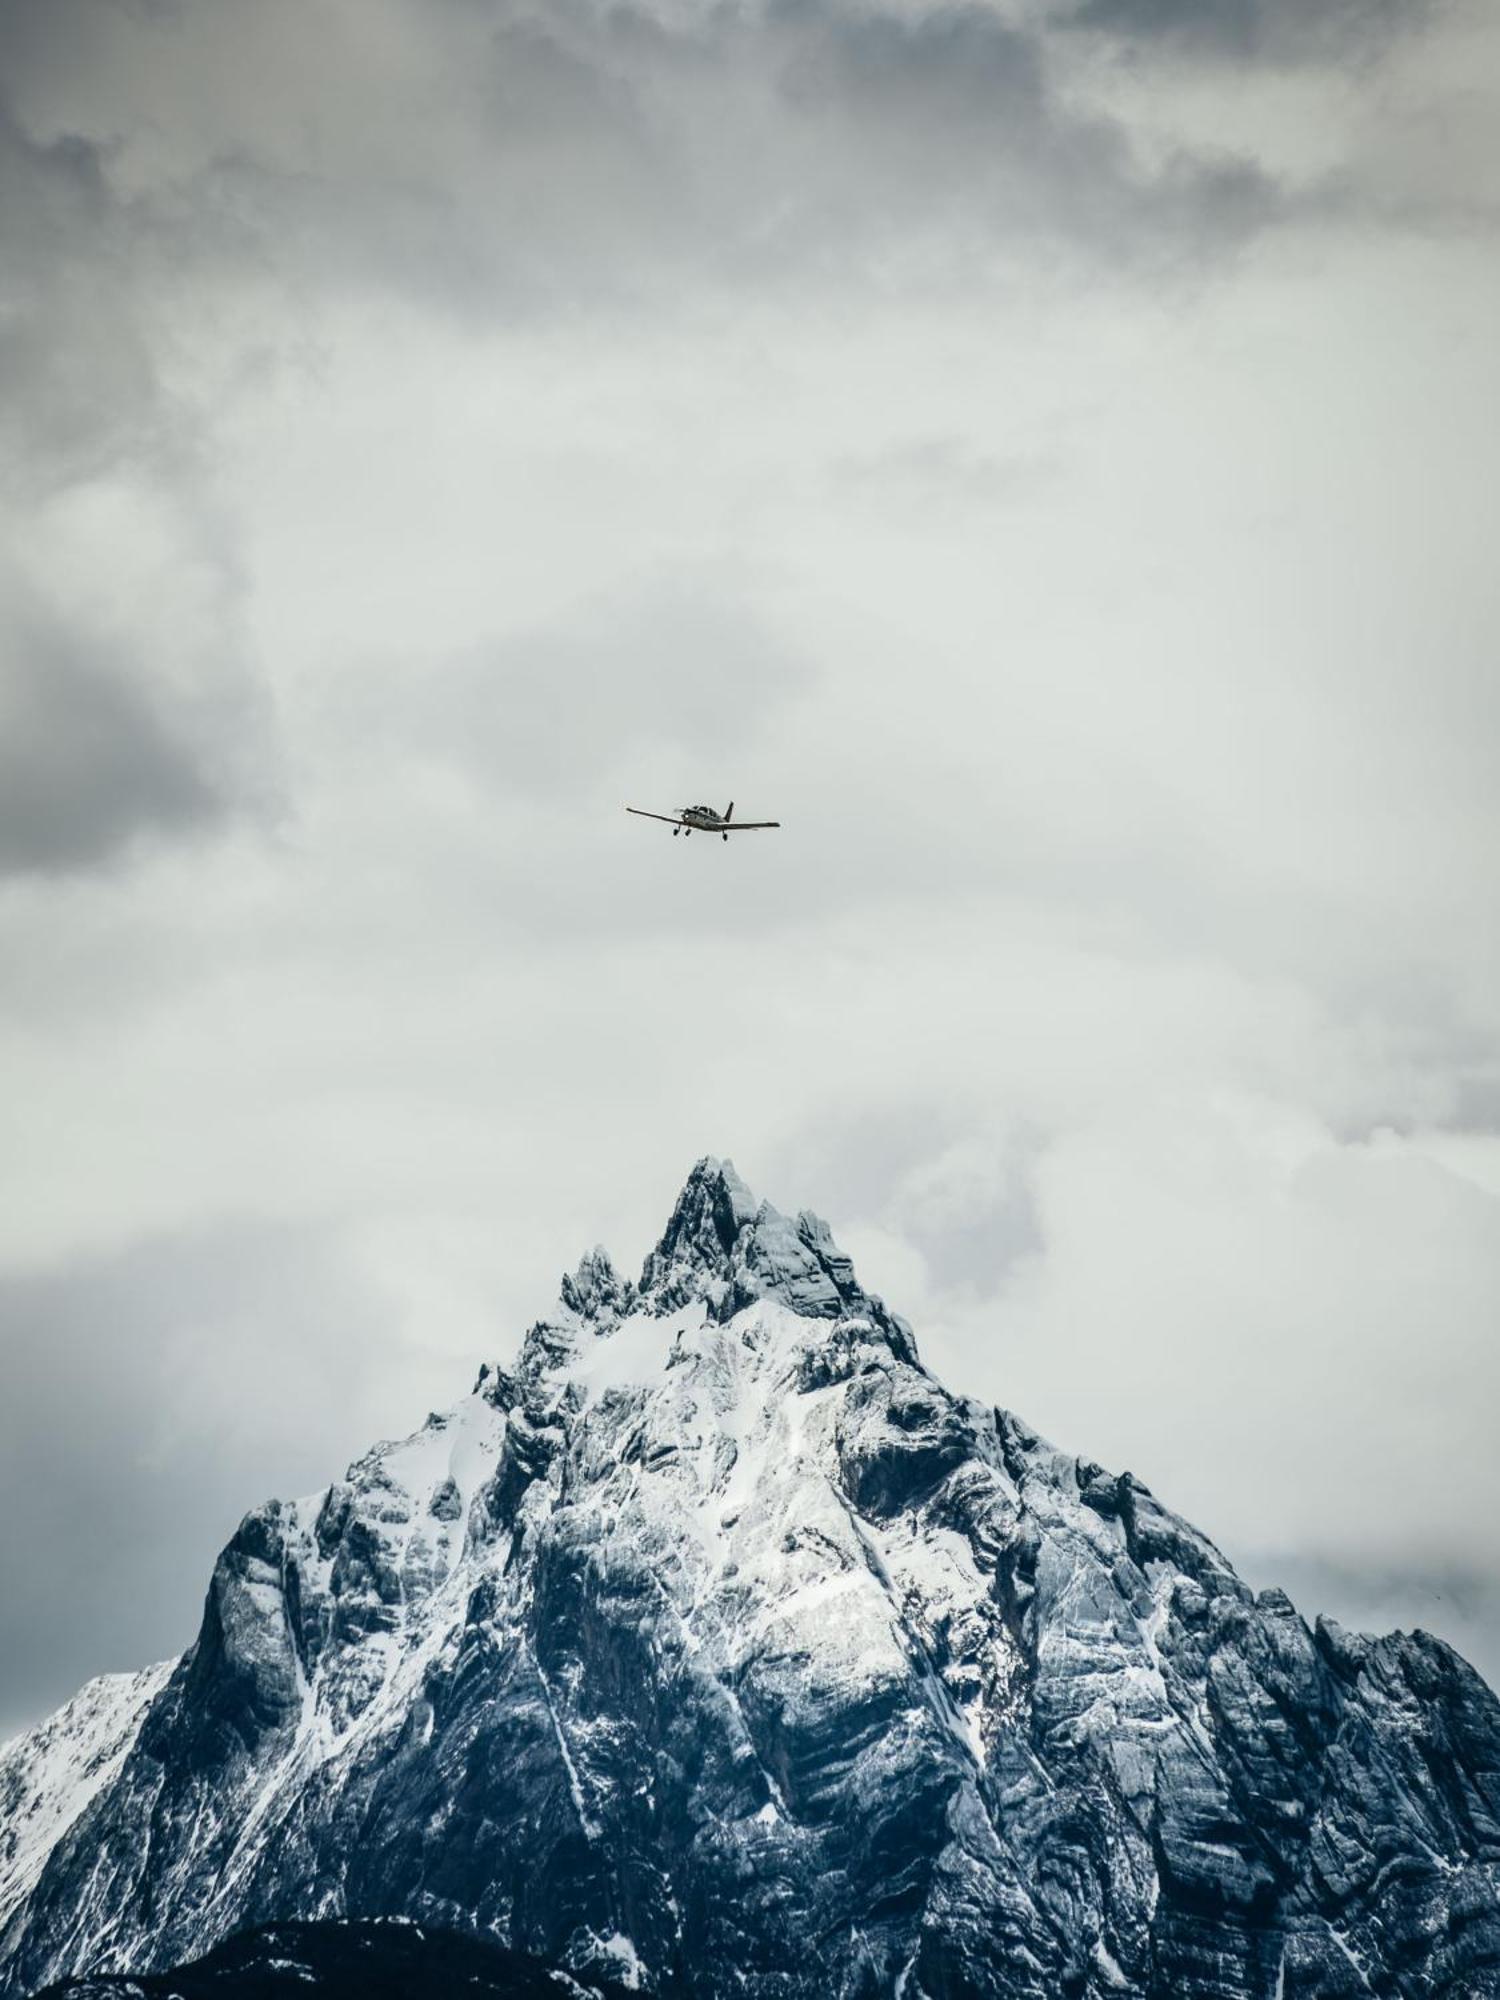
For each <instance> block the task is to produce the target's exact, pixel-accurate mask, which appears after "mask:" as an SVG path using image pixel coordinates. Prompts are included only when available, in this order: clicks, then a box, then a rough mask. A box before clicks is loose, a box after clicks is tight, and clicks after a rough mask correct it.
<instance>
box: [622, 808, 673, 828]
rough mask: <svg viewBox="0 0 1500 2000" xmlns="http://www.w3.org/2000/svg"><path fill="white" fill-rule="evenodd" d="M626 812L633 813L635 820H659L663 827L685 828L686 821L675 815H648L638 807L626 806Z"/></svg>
mask: <svg viewBox="0 0 1500 2000" xmlns="http://www.w3.org/2000/svg"><path fill="white" fill-rule="evenodd" d="M625 810H626V812H628V813H634V814H635V816H636V818H637V819H659V820H660V821H661V823H662V825H663V826H686V825H687V821H686V820H684V819H681V818H679V816H678V815H677V814H676V813H648V812H646V811H645V810H644V809H643V808H642V807H640V806H626V808H625Z"/></svg>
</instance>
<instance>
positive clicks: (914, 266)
mask: <svg viewBox="0 0 1500 2000" xmlns="http://www.w3.org/2000/svg"><path fill="white" fill-rule="evenodd" d="M66 11H67V12H68V15H69V18H70V20H71V22H72V32H73V36H74V43H75V46H74V49H73V54H72V69H71V71H69V70H67V68H66V66H65V65H62V64H61V62H60V58H59V55H58V36H57V35H55V34H51V35H47V36H40V35H36V34H32V35H29V36H27V37H24V38H22V41H21V42H20V44H19V46H18V47H17V48H16V50H15V51H14V52H13V58H14V59H13V67H14V70H15V72H16V80H15V84H14V90H15V93H16V95H15V99H14V102H15V103H16V105H17V106H18V107H19V110H18V111H17V114H16V115H15V116H14V117H12V119H11V122H10V126H9V128H8V132H7V135H6V139H5V144H6V146H7V148H8V152H9V158H10V164H11V167H12V172H13V174H14V177H15V190H14V192H13V194H12V196H11V197H10V204H9V205H10V209H11V211H12V213H13V220H12V221H11V223H10V231H11V232H12V233H14V234H16V235H17V236H18V237H19V239H20V241H21V243H22V244H23V246H24V247H25V250H26V256H27V258H28V260H29V262H28V263H27V264H26V265H24V266H23V272H22V276H21V279H20V281H19V282H20V284H21V285H22V287H23V289H25V290H26V291H27V292H28V293H29V294H32V296H31V297H30V298H29V299H28V302H27V309H26V312H25V314H23V317H22V321H21V324H20V326H19V328H18V330H17V332H16V335H15V352H14V355H13V358H12V361H11V368H12V371H13V372H15V373H16V374H17V379H18V380H19V379H20V376H19V371H21V370H24V369H29V370H31V371H32V372H33V376H34V380H33V381H32V385H31V390H30V393H29V395H28V398H27V401H28V403H29V404H30V405H31V406H32V407H33V409H34V410H35V411H37V412H38V413H39V418H40V420H43V421H45V423H46V425H47V427H48V428H49V430H51V431H52V432H55V433H56V434H58V435H59V436H60V437H66V436H67V435H68V433H69V432H70V431H71V430H75V429H78V428H79V427H80V425H82V424H83V420H84V418H85V417H86V416H87V414H88V411H89V399H90V397H92V398H93V399H94V403H95V404H96V406H97V407H96V408H95V410H94V427H95V429H96V430H97V431H100V432H102V433H104V434H108V433H109V432H110V429H111V427H112V426H115V425H118V424H119V423H121V422H123V421H124V416H123V412H125V411H127V410H130V411H134V412H136V414H137V416H139V414H140V413H141V412H143V411H146V410H148V409H149V407H150V404H151V401H152V397H153V395H154V394H159V389H158V388H157V387H156V386H155V385H154V378H153V375H152V369H151V361H150V354H149V349H148V348H146V347H143V345H142V336H141V335H140V333H139V331H138V330H137V331H132V310H131V286H132V283H133V282H134V280H133V278H132V276H131V274H130V272H129V271H128V270H127V269H126V268H125V267H126V265H127V264H128V262H129V260H130V259H131V258H134V259H136V260H137V262H139V260H140V258H141V257H142V255H143V254H147V255H149V259H150V260H157V259H160V260H162V261H163V264H164V266H166V267H170V268H172V269H174V270H177V271H178V272H179V273H183V274H187V275H188V276H190V277H191V278H192V279H193V280H194V281H195V282H197V283H200V284H203V285H207V286H209V287H210V288H212V287H214V286H217V285H221V284H224V283H226V282H230V280H229V279H228V278H227V276H226V272H227V271H229V270H232V271H233V282H235V283H240V282H251V283H253V282H257V281H258V282H259V283H260V284H262V285H263V286H267V287H269V288H270V289H271V290H272V291H280V289H281V288H282V287H286V286H292V287H295V288H296V292H297V294H298V295H299V296H303V297H307V296H318V295H325V296H326V295H336V294H339V293H341V292H345V291H347V290H349V289H350V288H351V287H353V288H355V289H359V288H366V287H370V286H375V287H378V288H381V289H387V290H393V291H395V292H398V293H401V294H404V295H409V296H411V297H413V298H419V299H424V300H426V301H428V302H441V303H443V304H445V305H446V306H447V307H449V308H450V309H456V310H460V311H468V312H476V311H487V310H490V309H493V308H495V307H497V306H500V307H504V308H507V309H510V310H520V309H523V308H535V307H537V306H539V305H546V304H548V303H556V302H559V301H562V300H573V299H577V298H579V297H590V296H594V297H597V296H600V295H606V294H607V295H611V296H616V297H628V296H632V295H636V294H639V293H640V292H641V291H643V290H654V289H655V288H656V287H657V286H658V285H659V284H660V283H661V282H662V281H663V280H664V279H672V278H675V277H677V276H679V275H680V274H681V273H682V272H683V270H684V269H685V268H686V267H689V266H690V267H691V270H692V274H693V278H694V282H695V285H697V286H700V287H701V286H702V285H703V284H705V283H708V284H714V283H719V284H724V283H729V284H738V283H742V282H746V281H749V282H753V283H755V284H757V285H762V286H763V285H765V284H767V283H772V282H775V281H776V280H777V279H778V278H779V277H782V276H793V275H795V276H796V278H797V279H798V281H799V282H806V280H807V279H808V277H809V276H816V275H818V274H820V273H821V274H824V275H834V274H843V275H844V276H848V275H850V274H859V273H862V274H863V275H865V276H866V277H873V278H875V279H877V280H879V281H882V282H884V281H886V280H887V279H889V278H893V277H895V276H896V275H898V272H904V273H905V281H906V282H910V281H911V280H912V279H919V280H920V279H923V278H924V277H925V278H926V279H928V280H932V281H940V280H951V279H952V278H955V277H962V278H963V279H965V280H966V281H968V280H972V279H973V278H974V277H975V276H977V275H980V274H982V271H983V269H984V267H985V266H986V265H987V264H989V263H991V262H993V260H994V259H995V258H996V257H997V256H999V257H1002V258H1003V257H1004V256H1005V255H1006V254H1007V253H1008V252H1009V251H1013V250H1014V249H1015V248H1016V247H1017V246H1018V245H1020V244H1024V243H1028V242H1031V241H1033V240H1035V239H1037V238H1041V239H1044V240H1048V241H1051V242H1054V243H1056V244H1058V245H1062V246H1068V245H1071V246H1073V247H1075V248H1082V249H1086V250H1087V252H1088V254H1090V255H1091V256H1094V257H1102V258H1104V259H1105V260H1106V261H1107V262H1108V263H1109V264H1111V265H1114V266H1128V265H1130V264H1131V263H1135V262H1139V261H1141V260H1143V259H1144V260H1146V261H1150V262H1154V261H1158V260H1160V259H1161V258H1162V257H1164V256H1165V257H1176V256H1179V255H1182V254H1184V253H1188V254H1191V255H1193V256H1195V257H1201V256H1205V255H1210V254H1217V253H1219V252H1221V251H1222V250H1223V249H1225V248H1226V247H1229V246H1231V245H1232V244H1233V243H1234V242H1237V241H1239V240H1242V239H1243V237H1244V236H1245V235H1246V234H1247V233H1248V232H1251V231H1254V230H1256V229H1259V228H1261V227H1263V226H1265V225H1266V224H1267V223H1269V222H1270V221H1272V220H1274V219H1275V218H1276V216H1277V215H1278V214H1280V213H1281V212H1282V211H1283V209H1284V208H1285V206H1286V197H1285V195H1284V194H1283V192H1282V191H1281V190H1280V189H1279V188H1278V187H1277V186H1276V185H1275V183H1274V182H1273V180H1272V179H1271V178H1270V177H1269V176H1268V175H1267V174H1266V173H1265V172H1264V171H1263V170H1262V169H1261V168H1260V167H1259V166H1258V165H1257V164H1256V163H1255V162H1254V161H1252V160H1250V159H1248V158H1243V157H1236V156H1230V155H1223V156H1218V155H1212V154H1205V153H1202V152H1195V151H1193V150H1191V149H1188V148H1183V149H1180V150H1179V151H1178V152H1176V153H1175V154H1173V155H1172V156H1171V157H1169V158H1167V159H1166V160H1165V162H1164V163H1161V164H1148V163H1146V162H1145V161H1144V160H1143V159H1142V158H1141V157H1140V156H1139V155H1138V153H1137V151H1136V149H1135V147H1134V145H1133V143H1132V141H1131V138H1130V135H1129V134H1128V132H1127V131H1126V129H1125V128H1124V126H1123V125H1121V124H1120V123H1118V122H1117V121H1116V120H1114V119H1113V118H1111V117H1109V116H1107V115H1105V114H1103V113H1101V112H1099V111H1097V110H1086V109H1084V108H1082V107H1081V106H1080V105H1079V104H1078V103H1077V101H1076V99H1075V97H1074V95H1073V93H1072V92H1070V91H1069V90H1068V89H1067V88H1066V79H1065V78H1060V77H1059V75H1058V74H1057V63H1056V60H1055V54H1054V49H1053V46H1052V44H1051V43H1049V41H1048V39H1047V38H1046V37H1045V36H1043V35H1042V34H1040V33H1038V32H1035V31H1032V30H1029V29H1027V30H1023V29H1020V28H1016V27H1013V26H1010V25H1007V24H1006V23H1005V22H1003V21H1001V20H1000V19H999V18H998V17H997V16H996V14H995V13H994V12H993V11H992V10H991V9H990V8H988V7H985V6H981V5H978V4H971V0H955V4H950V5H945V6H941V7H938V8H936V9H934V10H932V11H930V12H928V13H925V14H921V15H908V14H906V13H904V12H898V11H896V10H895V9H892V8H889V7H885V8H882V7H879V6H877V7H873V8H867V7H852V6H848V5H844V4H840V0H799V4H796V5H792V4H788V0H769V4H764V5H760V6H752V7H750V8H747V9H744V10H733V11H732V10H717V11H714V12H710V13H708V14H706V15H700V16H696V17H693V18H690V19H683V20H677V21H673V20H670V19H665V18H658V17H656V16H654V15H651V14H648V13H647V12H645V11H644V10H642V9H640V8H638V7H632V6H629V5H624V6H616V7H609V8H604V7H595V6H590V5H579V4H573V5H568V6H560V7H558V8H556V9H554V10H552V11H550V12H548V13H547V14H546V15H540V14H533V13H532V12H531V11H529V10H528V9H527V8H525V7H524V6H521V5H519V4H515V0H511V4H507V5H504V6H501V7H499V8H496V9H493V10H487V11H484V12H480V11H477V10H470V9H466V8H453V7H448V8H438V9H431V10H426V11H422V12H420V13H418V11H417V10H415V9H414V10H413V11H412V13H411V15H410V18H409V19H407V20H406V22H405V25H406V27H407V28H409V29H410V31H411V33H412V34H413V35H414V36H416V37H417V41H418V44H419V45H420V47H421V49H422V55H423V60H422V63H421V65H420V66H419V67H416V68H414V67H413V66H412V64H411V61H410V44H409V43H408V41H407V39H406V37H405V36H404V35H403V34H402V33H399V32H393V31H392V27H391V24H390V21H391V19H394V20H395V21H397V22H401V21H402V20H403V16H402V15H401V14H400V12H399V10H398V12H397V13H396V15H394V16H393V17H390V19H382V18H381V17H376V18H375V19H374V21H373V22H372V24H371V25H369V27H368V29H365V28H364V25H363V24H361V32H360V33H359V34H358V35H356V34H355V32H354V30H353V29H352V28H351V27H350V26H349V25H348V24H346V23H344V22H341V21H340V20H339V19H338V18H337V17H336V16H329V15H319V16H316V17H313V18H311V19H307V18H305V17H302V16H299V17H298V25H297V32H296V34H295V36H288V37H286V44H287V45H286V46H285V47H284V48H283V47H281V46H279V45H278V42H277V39H276V36H275V34H274V32H273V30H274V27H275V22H274V20H272V19H271V18H270V17H267V25H266V27H265V28H264V30H263V32H262V33H261V35H260V37H259V38H258V39H257V38H256V37H255V36H253V35H252V36H251V37H250V39H249V47H248V59H249V60H250V62H251V64H252V65H253V67H252V71H251V74H249V75H247V76H245V77H244V78H240V77H239V76H237V75H236V73H235V71H236V66H237V64H242V63H243V62H244V61H245V60H246V55H245V53H244V51H245V45H246V36H245V29H244V17H243V16H237V15H236V13H235V12H234V10H227V9H220V8H213V7H204V8H200V9H196V10H193V11H192V12H191V13H179V12H176V11H172V12H166V11H159V12H151V11H147V12H144V13H137V14H133V15H126V14H123V13H121V12H118V11H116V12H114V13H110V12H109V11H107V10H106V11H104V12H99V11H95V10H91V9H84V10H80V9H73V8H70V9H67V10H66ZM106 30H107V32H106ZM418 31H420V33H419V32H418ZM122 48H123V49H125V50H126V51H128V53H129V54H130V56H131V58H132V60H131V62H130V64H129V65H128V71H127V70H126V69H125V68H124V67H123V66H122V65H121V64H120V60H119V58H120V54H121V51H122ZM59 68H63V69H64V71H65V76H64V81H62V82H59V80H58V74H57V73H58V71H59ZM117 71H118V72H119V75H118V77H117V74H116V73H117ZM71 75H76V78H77V82H76V85H75V87H73V88H71V89H70V88H69V87H68V85H67V77H68V76H71ZM241 84H243V87H241ZM60 121H61V122H60ZM68 121H72V122H68ZM143 133H145V134H149V137H150V144H149V146H148V147H147V146H143V145H142V143H141V139H142V134H143ZM892 259H896V260H897V262H896V264H894V265H893V264H892V262H891V260H892ZM82 270H86V271H88V272H90V273H91V274H92V280H93V285H94V287H95V290H94V291H93V292H92V293H91V294H90V295H89V296H90V297H91V298H93V299H95V300H97V298H98V290H97V288H98V287H99V286H100V285H101V284H102V285H103V286H104V287H105V292H106V297H107V299H108V304H109V307H110V310H109V312H108V313H107V314H106V315H105V318H107V320H108V322H109V324H110V326H111V329H112V331H113V333H114V344H113V345H112V346H108V347H106V345H105V343H104V341H103V338H102V336H99V349H100V351H99V353H98V355H97V357H94V350H93V346H92V345H91V343H92V342H93V340H94V339H95V335H96V331H97V329H96V328H95V327H94V326H91V325H90V323H89V322H88V319H87V314H86V313H84V314H82V316H81V321H80V320H79V318H78V317H77V316H78V314H79V308H80V301H79V299H78V298H77V297H76V296H75V290H76V288H75V286H74V283H73V280H74V277H75V275H76V274H77V273H78V272H79V271H82ZM28 272H29V273H31V274H34V275H33V276H32V277H30V278H28V275H27V274H28ZM116 285H117V286H118V291H117V295H116V296H109V293H110V289H111V288H113V287H115V286H116ZM309 288H311V291H310V292H309ZM52 332H57V333H60V334H61V335H62V336H63V338H61V339H60V340H59V339H55V338H51V337H49V335H50V334H51V333H52ZM54 352H55V354H56V356H58V357H60V358H58V359H56V360H55V361H53V360H49V358H48V357H49V355H51V354H53V353H54ZM91 357H93V358H97V360H98V361H99V362H100V363H102V365H101V366H87V365H85V363H86V362H88V361H89V360H90V358H91Z"/></svg>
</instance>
